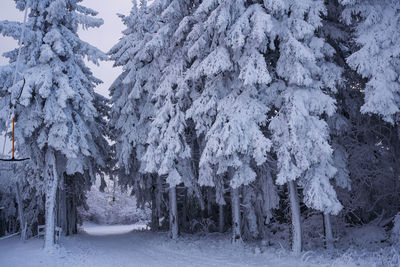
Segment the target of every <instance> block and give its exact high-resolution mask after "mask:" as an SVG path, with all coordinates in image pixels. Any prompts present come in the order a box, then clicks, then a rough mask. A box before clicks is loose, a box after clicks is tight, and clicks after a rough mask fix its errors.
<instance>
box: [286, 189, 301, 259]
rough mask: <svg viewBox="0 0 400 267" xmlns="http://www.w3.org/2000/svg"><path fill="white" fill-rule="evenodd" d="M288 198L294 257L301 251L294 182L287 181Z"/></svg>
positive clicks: (299, 221) (296, 195)
mask: <svg viewBox="0 0 400 267" xmlns="http://www.w3.org/2000/svg"><path fill="white" fill-rule="evenodd" d="M288 185H289V198H290V210H291V214H292V251H293V253H294V254H295V255H298V254H300V252H301V251H302V243H303V242H302V233H301V217H300V204H299V196H298V192H297V184H296V182H295V181H289V182H288Z"/></svg>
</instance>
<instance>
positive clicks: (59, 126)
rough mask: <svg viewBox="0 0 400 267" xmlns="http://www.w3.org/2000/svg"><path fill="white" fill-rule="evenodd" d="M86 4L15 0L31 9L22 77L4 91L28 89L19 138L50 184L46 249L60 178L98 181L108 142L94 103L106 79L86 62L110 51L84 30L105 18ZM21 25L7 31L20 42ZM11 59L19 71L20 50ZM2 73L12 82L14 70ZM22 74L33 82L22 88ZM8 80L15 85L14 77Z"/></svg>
mask: <svg viewBox="0 0 400 267" xmlns="http://www.w3.org/2000/svg"><path fill="white" fill-rule="evenodd" d="M79 2H81V1H80V0H56V1H49V0H31V1H25V0H18V1H16V3H17V8H18V9H20V10H23V9H25V8H30V12H29V17H28V21H27V24H26V32H25V34H26V37H25V38H24V39H23V47H22V54H21V73H22V75H19V76H18V80H19V81H20V82H18V83H17V84H16V85H15V86H14V87H7V88H3V90H4V89H6V90H8V92H10V93H14V96H15V93H16V92H17V91H19V90H21V89H22V90H23V91H22V96H21V99H20V101H19V103H20V105H17V108H16V117H17V127H16V140H17V143H18V149H19V151H20V153H21V154H23V155H25V156H29V157H30V159H31V161H32V162H33V164H34V166H35V167H37V169H38V170H40V171H41V176H42V177H43V178H44V180H45V183H46V188H45V193H46V199H45V210H46V215H45V219H46V231H45V248H46V249H51V248H52V247H53V245H54V229H55V216H56V214H55V208H56V195H57V189H58V185H59V181H60V177H61V176H63V175H70V176H73V175H80V176H82V177H83V178H84V180H85V181H86V183H88V182H89V181H90V179H92V180H94V179H95V173H96V172H97V171H98V167H99V166H104V160H103V159H104V157H105V156H104V155H105V153H106V151H107V149H106V145H107V142H106V141H105V140H104V138H103V136H102V133H101V132H100V128H99V126H98V125H97V122H96V118H97V116H99V115H98V113H99V110H97V107H96V106H95V105H94V104H95V98H96V96H95V94H94V91H93V88H94V86H95V85H96V84H98V83H100V80H98V79H96V78H94V77H93V75H92V73H91V72H90V70H89V69H88V68H87V67H86V66H85V64H84V61H83V59H84V57H87V59H88V60H90V61H93V62H94V63H97V62H98V60H99V59H106V56H105V55H104V53H102V52H101V51H99V50H98V49H97V48H95V47H93V46H91V45H89V44H87V43H85V42H83V41H82V40H80V39H79V37H78V35H77V30H78V26H79V25H81V26H82V27H84V28H89V27H99V26H100V25H101V24H102V23H103V21H102V20H101V19H97V18H94V17H93V16H95V15H96V14H97V12H95V11H94V10H91V9H88V8H85V7H83V6H81V5H79ZM27 5H28V6H27ZM21 26H22V25H21V23H17V22H8V21H2V22H0V32H1V33H2V34H3V35H5V36H10V37H13V38H15V39H18V38H19V36H20V34H21ZM5 56H6V57H8V58H9V60H10V66H12V67H13V68H14V67H15V62H16V50H13V51H10V52H8V53H6V54H5ZM1 77H4V78H5V79H7V80H10V79H11V77H10V76H9V75H7V76H4V75H1ZM22 78H23V79H24V80H25V81H26V82H25V84H24V87H23V88H21V85H22V84H23V83H22V81H21V79H22ZM3 84H8V85H10V82H8V83H7V82H4V83H3ZM6 98H7V97H3V98H2V99H6ZM6 100H7V99H6ZM3 101H4V100H3ZM8 101H9V97H8ZM8 109H9V106H8V105H2V106H1V114H3V115H4V114H8V113H9V110H8ZM6 117H7V116H2V119H4V118H6ZM81 190H83V189H81Z"/></svg>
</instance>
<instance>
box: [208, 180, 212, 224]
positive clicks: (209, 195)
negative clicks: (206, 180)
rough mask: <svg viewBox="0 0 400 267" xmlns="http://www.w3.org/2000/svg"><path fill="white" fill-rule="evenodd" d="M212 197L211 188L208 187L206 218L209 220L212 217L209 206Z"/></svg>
mask: <svg viewBox="0 0 400 267" xmlns="http://www.w3.org/2000/svg"><path fill="white" fill-rule="evenodd" d="M212 196H213V193H212V188H211V187H209V188H207V216H208V217H209V218H211V216H212V205H211V199H212Z"/></svg>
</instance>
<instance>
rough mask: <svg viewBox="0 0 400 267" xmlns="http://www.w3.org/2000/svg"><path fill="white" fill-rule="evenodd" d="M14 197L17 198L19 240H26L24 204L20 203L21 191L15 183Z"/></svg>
mask: <svg viewBox="0 0 400 267" xmlns="http://www.w3.org/2000/svg"><path fill="white" fill-rule="evenodd" d="M15 195H16V198H17V204H18V217H19V223H20V228H21V240H24V241H25V240H26V227H27V224H26V221H25V216H24V203H23V201H22V196H21V189H20V186H19V183H18V182H16V183H15Z"/></svg>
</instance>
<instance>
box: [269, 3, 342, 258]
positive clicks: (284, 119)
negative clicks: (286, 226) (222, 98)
mask: <svg viewBox="0 0 400 267" xmlns="http://www.w3.org/2000/svg"><path fill="white" fill-rule="evenodd" d="M264 4H265V8H266V9H267V10H268V12H269V13H270V14H271V15H272V17H273V19H271V20H272V21H273V23H274V24H273V25H276V26H275V27H274V28H273V30H275V34H276V36H277V47H272V49H277V51H278V52H279V58H278V60H277V61H276V62H274V63H273V65H274V64H276V65H275V67H276V73H275V74H276V76H275V77H274V78H275V80H274V82H273V84H272V85H271V87H275V88H276V90H277V91H279V92H280V96H279V98H278V99H277V101H276V107H277V114H276V116H274V117H273V118H272V120H271V123H270V125H269V128H270V130H271V131H272V133H273V135H272V140H273V143H274V150H275V152H276V153H277V159H278V174H277V183H278V184H286V183H287V184H288V187H289V195H290V197H289V199H290V205H291V215H292V250H293V252H294V253H296V254H298V253H300V251H301V250H302V233H301V219H300V218H301V217H300V207H299V198H298V193H297V183H296V182H298V183H299V184H300V186H301V187H302V188H303V195H304V199H303V201H304V203H305V204H306V205H307V206H308V207H310V208H314V209H317V210H320V211H322V212H324V213H331V214H337V213H338V212H339V211H340V209H341V208H342V206H341V204H340V203H339V201H338V200H337V197H336V192H335V190H334V188H333V187H332V185H331V184H330V181H329V180H330V179H331V178H333V177H334V175H335V173H336V169H335V167H334V166H333V165H332V148H331V146H330V144H329V129H328V125H327V123H326V121H325V120H324V118H323V117H324V116H326V115H328V116H330V115H332V114H334V112H335V101H334V99H333V98H332V97H330V96H329V95H328V94H327V92H326V91H325V90H328V89H330V90H332V91H333V92H335V91H336V87H335V85H336V81H337V80H338V78H339V77H340V69H339V68H338V67H337V66H336V65H335V64H333V63H330V62H329V60H327V59H329V58H330V57H332V56H333V54H334V49H333V48H332V47H331V46H330V45H328V44H327V43H326V42H325V40H324V39H322V38H319V37H318V36H317V34H316V31H317V30H318V28H319V27H321V26H322V19H321V16H322V14H325V13H326V8H325V6H324V1H321V0H315V1H314V0H306V1H304V0H302V1H300V0H291V1H272V0H271V1H268V0H267V1H264ZM278 25H279V26H278Z"/></svg>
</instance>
